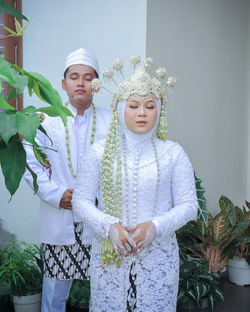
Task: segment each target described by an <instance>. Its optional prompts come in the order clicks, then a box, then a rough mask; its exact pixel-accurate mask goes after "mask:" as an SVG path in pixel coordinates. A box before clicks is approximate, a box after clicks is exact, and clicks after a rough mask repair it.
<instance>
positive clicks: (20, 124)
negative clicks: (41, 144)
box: [16, 112, 40, 144]
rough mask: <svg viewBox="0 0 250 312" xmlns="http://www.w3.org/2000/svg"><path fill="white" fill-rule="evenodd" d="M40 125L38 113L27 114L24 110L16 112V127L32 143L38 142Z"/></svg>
mask: <svg viewBox="0 0 250 312" xmlns="http://www.w3.org/2000/svg"><path fill="white" fill-rule="evenodd" d="M39 126H40V120H39V117H38V115H37V114H36V113H34V114H29V115H26V114H25V113H22V112H17V113H16V127H17V131H18V133H20V134H21V136H22V137H23V138H24V139H25V140H26V141H28V142H30V143H31V144H36V142H35V137H36V130H37V128H39Z"/></svg>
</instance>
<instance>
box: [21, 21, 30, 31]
mask: <svg viewBox="0 0 250 312" xmlns="http://www.w3.org/2000/svg"><path fill="white" fill-rule="evenodd" d="M30 21H31V20H29V21H28V22H27V23H26V24H25V25H24V27H23V28H22V32H24V31H25V29H26V28H27V27H28V26H29V23H30Z"/></svg>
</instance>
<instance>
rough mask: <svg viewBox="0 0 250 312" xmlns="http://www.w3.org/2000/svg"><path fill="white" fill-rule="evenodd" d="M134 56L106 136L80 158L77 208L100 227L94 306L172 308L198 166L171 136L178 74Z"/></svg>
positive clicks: (93, 268) (109, 72) (109, 73)
mask: <svg viewBox="0 0 250 312" xmlns="http://www.w3.org/2000/svg"><path fill="white" fill-rule="evenodd" d="M131 63H132V65H133V67H134V74H133V75H132V76H130V77H129V78H127V79H125V80H124V81H123V82H122V83H121V84H118V86H117V88H116V90H115V92H113V97H112V103H111V105H112V109H113V119H112V122H111V125H110V129H109V132H108V136H107V139H106V140H104V141H99V142H97V143H95V144H93V146H92V147H91V148H90V150H89V152H88V154H87V155H86V156H85V158H84V159H83V160H82V162H81V163H80V164H79V166H78V174H77V183H76V188H75V191H74V195H73V209H74V211H75V213H76V214H77V216H78V217H79V219H81V220H82V221H83V222H84V223H86V224H88V225H90V226H91V227H92V228H93V230H94V231H95V236H94V239H93V243H92V252H91V265H90V277H91V303H90V311H96V312H97V311H108V312H110V311H117V312H118V311H119V312H120V311H127V310H129V311H139V312H140V311H141V312H142V311H143V312H147V311H150V312H151V311H155V312H157V311H158V312H162V311H168V312H174V311H176V298H177V292H178V277H179V255H178V245H177V241H176V236H175V231H176V230H177V229H179V228H180V227H182V226H183V225H184V224H186V223H187V222H188V221H190V220H192V219H194V218H195V217H196V214H197V207H198V205H197V198H196V189H195V184H194V172H193V168H192V166H191V164H190V161H189V158H188V156H187V155H186V153H185V152H184V150H183V149H182V147H181V146H180V145H178V144H177V143H174V142H171V141H168V140H166V91H167V90H169V89H172V88H173V86H174V85H175V83H176V79H175V78H174V77H170V78H168V79H166V70H165V69H164V68H162V67H161V68H159V69H157V71H156V77H151V76H150V74H149V73H150V72H151V73H152V65H153V61H152V59H151V58H147V59H146V60H145V61H144V68H143V67H139V63H140V58H139V57H138V56H133V57H131ZM122 68H123V63H122V61H121V60H119V59H117V60H115V61H114V62H113V69H112V68H111V69H110V68H106V69H105V70H104V73H103V74H104V80H114V70H116V71H118V72H119V74H120V76H122V75H123V73H122ZM92 86H93V89H96V90H97V89H98V88H100V87H101V82H100V81H99V80H93V83H92ZM96 197H97V199H98V207H95V200H96ZM83 240H84V238H83ZM132 284H133V286H132ZM132 288H133V291H132ZM134 288H135V289H136V295H135V289H134Z"/></svg>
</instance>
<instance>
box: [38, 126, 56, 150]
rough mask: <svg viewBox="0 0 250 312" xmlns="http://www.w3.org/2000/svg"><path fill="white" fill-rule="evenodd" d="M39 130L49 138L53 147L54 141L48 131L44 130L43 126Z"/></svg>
mask: <svg viewBox="0 0 250 312" xmlns="http://www.w3.org/2000/svg"><path fill="white" fill-rule="evenodd" d="M38 130H40V131H41V132H42V133H43V134H44V135H46V136H47V138H48V139H49V140H50V143H51V145H52V146H53V141H52V140H51V138H50V137H49V136H48V134H47V132H46V130H45V129H44V128H43V126H42V125H40V127H39V128H38Z"/></svg>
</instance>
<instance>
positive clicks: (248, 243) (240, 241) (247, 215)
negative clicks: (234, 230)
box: [228, 201, 250, 286]
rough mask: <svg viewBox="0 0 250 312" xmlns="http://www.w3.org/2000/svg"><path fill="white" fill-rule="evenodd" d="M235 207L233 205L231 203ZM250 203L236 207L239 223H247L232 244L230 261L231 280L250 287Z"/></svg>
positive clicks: (229, 272)
mask: <svg viewBox="0 0 250 312" xmlns="http://www.w3.org/2000/svg"><path fill="white" fill-rule="evenodd" d="M230 204H231V205H233V203H230ZM249 208H250V203H249V202H247V201H246V207H244V206H243V207H242V209H240V208H239V207H237V206H235V211H236V218H237V223H238V224H241V223H242V222H247V224H248V225H247V227H246V228H245V230H244V231H243V232H242V233H241V235H239V236H238V237H236V238H235V239H234V240H233V241H232V243H231V246H230V247H231V248H230V249H231V253H230V259H229V261H228V276H229V280H230V281H231V282H233V283H235V284H236V285H238V286H245V285H250V210H249Z"/></svg>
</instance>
